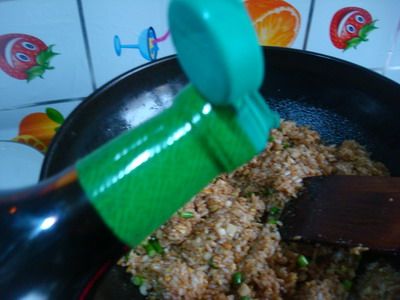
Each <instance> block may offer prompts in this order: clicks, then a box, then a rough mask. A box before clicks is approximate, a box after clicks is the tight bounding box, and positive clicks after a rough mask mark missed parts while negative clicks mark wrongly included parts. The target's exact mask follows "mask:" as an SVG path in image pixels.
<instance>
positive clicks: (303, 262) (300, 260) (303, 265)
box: [297, 255, 310, 268]
mask: <svg viewBox="0 0 400 300" xmlns="http://www.w3.org/2000/svg"><path fill="white" fill-rule="evenodd" d="M309 264H310V263H309V261H308V259H307V257H305V256H304V255H299V257H298V258H297V265H298V266H299V267H300V268H306V267H307V266H308V265H309Z"/></svg>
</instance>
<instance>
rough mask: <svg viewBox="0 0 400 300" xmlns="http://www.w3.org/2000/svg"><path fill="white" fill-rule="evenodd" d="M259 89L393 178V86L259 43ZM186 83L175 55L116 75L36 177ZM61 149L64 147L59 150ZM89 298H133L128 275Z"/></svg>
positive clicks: (81, 110)
mask: <svg viewBox="0 0 400 300" xmlns="http://www.w3.org/2000/svg"><path fill="white" fill-rule="evenodd" d="M264 55H265V58H266V72H265V80H264V83H263V86H262V87H261V93H262V94H263V96H264V97H265V98H266V100H267V102H268V103H269V105H270V106H271V108H273V109H275V110H277V111H278V112H279V113H280V115H281V117H282V118H284V119H289V120H293V121H296V122H297V123H298V124H301V125H309V126H310V127H311V128H312V129H315V130H317V131H318V132H319V133H320V135H321V137H322V139H323V140H324V142H325V143H328V144H331V143H334V144H338V143H340V142H341V141H343V140H345V139H355V140H356V141H358V142H359V143H360V144H362V145H364V146H365V147H366V148H367V150H368V151H369V152H371V153H372V159H374V160H378V161H381V162H383V163H384V164H385V165H386V166H387V167H388V168H389V170H390V172H391V174H392V175H393V176H399V175H400V155H398V154H399V153H400V118H397V111H400V85H398V84H396V83H395V82H393V81H390V80H388V79H386V78H384V77H382V76H380V75H378V74H375V73H373V72H372V71H368V70H367V69H364V68H362V67H358V66H355V65H352V64H350V63H346V62H343V61H339V60H336V59H332V58H327V57H324V56H322V55H317V54H310V53H304V52H301V51H297V50H291V49H283V48H268V47H265V48H264ZM186 83H187V79H186V77H185V76H184V75H183V74H182V71H181V69H180V67H179V65H178V63H177V61H176V59H175V58H174V57H170V58H166V59H163V60H161V61H158V62H155V63H152V64H151V65H150V66H148V67H144V68H140V69H139V70H134V71H131V72H128V73H127V74H124V75H122V76H121V77H120V78H118V79H116V80H115V81H113V82H110V83H109V84H107V85H105V86H104V87H102V88H101V89H99V90H98V91H97V92H96V93H94V94H93V95H91V96H90V97H89V98H88V99H87V100H86V101H85V102H83V103H82V104H81V105H80V106H79V107H78V108H77V109H76V110H75V111H74V112H73V113H72V114H71V115H70V116H69V117H68V118H67V120H66V122H65V123H64V125H63V126H62V128H61V129H60V130H59V131H58V133H57V135H56V137H55V139H54V141H53V142H52V144H51V146H50V148H49V151H48V154H47V156H46V159H45V162H44V165H43V168H42V174H41V178H46V177H49V176H51V175H53V174H55V173H57V172H58V171H61V170H62V169H64V168H65V167H67V166H69V165H71V164H73V163H74V162H75V161H76V160H77V159H78V158H79V157H82V156H84V155H85V154H87V153H89V152H90V151H92V150H94V149H95V148H97V147H98V146H100V145H101V144H103V143H104V142H106V141H108V140H109V139H111V138H113V137H115V136H117V135H118V134H119V133H121V132H122V131H124V130H126V129H129V128H131V127H133V126H135V125H136V122H137V121H138V120H137V118H138V117H139V114H140V118H139V119H140V120H145V119H146V118H148V117H150V116H152V115H154V114H155V113H157V112H159V111H161V110H163V109H165V108H166V107H168V106H169V105H170V102H171V100H172V99H173V97H174V95H175V94H176V93H178V92H179V90H180V89H181V88H182V86H184V85H185V84H186ZM66 149H68V151H65V150H66ZM91 297H94V298H95V299H111V298H112V299H114V298H115V299H128V298H129V297H130V299H133V298H140V297H141V296H140V294H138V292H137V290H136V289H133V288H132V286H131V283H130V281H129V276H127V275H125V274H124V271H123V270H122V269H121V268H120V267H113V268H112V269H111V271H110V272H108V274H107V275H106V276H105V278H103V280H102V281H101V282H100V283H99V284H98V286H97V287H96V289H95V291H94V292H93V294H92V296H91Z"/></svg>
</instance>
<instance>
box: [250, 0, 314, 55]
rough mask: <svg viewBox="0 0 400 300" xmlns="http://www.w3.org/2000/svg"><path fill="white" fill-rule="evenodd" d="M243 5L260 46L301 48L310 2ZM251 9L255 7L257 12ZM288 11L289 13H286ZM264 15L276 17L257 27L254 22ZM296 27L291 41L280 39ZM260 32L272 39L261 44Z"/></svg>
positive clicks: (292, 1)
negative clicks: (252, 22) (248, 13)
mask: <svg viewBox="0 0 400 300" xmlns="http://www.w3.org/2000/svg"><path fill="white" fill-rule="evenodd" d="M245 3H246V6H247V7H248V9H249V12H250V16H251V17H252V18H253V21H254V24H255V28H256V31H257V34H258V35H259V40H260V43H261V44H263V45H267V46H281V47H292V48H298V49H302V48H303V45H304V39H305V35H306V29H307V23H308V17H309V12H310V6H311V1H310V0H287V1H283V0H280V1H270V0H265V1H264V2H260V1H256V0H246V1H245ZM253 7H257V12H255V11H256V10H255V9H253ZM289 11H290V13H288V12H289ZM284 14H288V15H290V16H291V17H290V18H286V17H284ZM264 15H267V16H268V15H270V16H274V15H275V16H277V17H274V18H272V19H271V21H270V22H267V23H266V25H264V26H260V25H257V22H256V21H257V20H259V19H261V16H264ZM293 16H294V18H293ZM296 27H297V29H295V30H296V35H295V37H294V38H293V39H286V38H284V39H282V38H280V37H284V36H285V35H287V33H288V32H290V31H291V30H292V29H293V28H296ZM262 31H264V32H265V33H266V35H267V36H269V37H273V39H271V38H268V39H267V40H266V41H265V42H262V37H261V36H262V35H263V33H262ZM271 32H272V34H271ZM276 38H277V39H276Z"/></svg>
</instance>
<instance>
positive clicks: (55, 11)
mask: <svg viewBox="0 0 400 300" xmlns="http://www.w3.org/2000/svg"><path fill="white" fill-rule="evenodd" d="M12 33H16V34H27V35H30V36H34V37H35V38H37V39H39V40H40V41H42V42H43V43H44V44H45V45H46V46H49V45H54V47H53V50H54V52H57V53H59V55H57V56H55V57H53V58H52V59H51V61H50V66H52V67H54V69H52V70H46V71H45V73H44V74H43V79H41V78H35V79H33V80H32V81H30V82H27V81H26V80H24V79H16V78H14V77H12V76H10V75H9V74H8V73H6V72H5V69H6V67H5V66H7V64H5V63H4V62H5V61H8V62H9V61H10V59H11V57H14V56H13V55H19V56H21V54H17V53H18V51H20V50H17V49H16V47H12V48H11V46H12V45H17V44H18V43H19V42H20V41H17V42H16V43H15V44H13V41H15V40H13V39H11V37H10V36H8V35H7V34H12ZM20 37H22V36H20ZM1 40H3V42H2V43H1V42H0V52H1V53H0V55H1V57H3V64H2V66H0V90H1V98H0V108H4V107H12V106H18V105H23V104H28V103H36V102H41V101H45V100H54V99H65V98H77V97H83V96H86V95H88V94H89V93H91V92H92V90H93V89H92V85H91V79H90V74H89V68H88V62H87V59H86V54H85V49H84V43H83V36H82V32H81V26H80V21H79V14H78V9H77V4H76V1H69V0H57V1H53V0H36V1H29V0H19V1H7V2H0V41H1ZM34 43H37V44H38V45H40V43H41V42H39V41H38V40H36V39H35V42H34ZM25 45H27V44H25ZM46 46H43V45H42V47H46ZM26 53H28V52H26ZM31 53H32V52H31ZM36 57H37V56H35V55H31V56H30V58H29V56H26V55H25V56H24V55H22V59H27V58H28V59H32V61H35V60H36ZM20 58H21V57H20ZM35 63H36V62H35ZM14 66H15V65H14ZM21 73H22V74H23V71H22V72H21Z"/></svg>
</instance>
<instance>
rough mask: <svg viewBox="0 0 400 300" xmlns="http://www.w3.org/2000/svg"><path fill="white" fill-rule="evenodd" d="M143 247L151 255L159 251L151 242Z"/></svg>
mask: <svg viewBox="0 0 400 300" xmlns="http://www.w3.org/2000/svg"><path fill="white" fill-rule="evenodd" d="M143 248H144V250H145V251H146V254H147V255H148V256H150V257H153V256H154V255H156V254H157V251H156V250H155V249H154V248H153V246H152V245H151V244H144V245H143Z"/></svg>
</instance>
